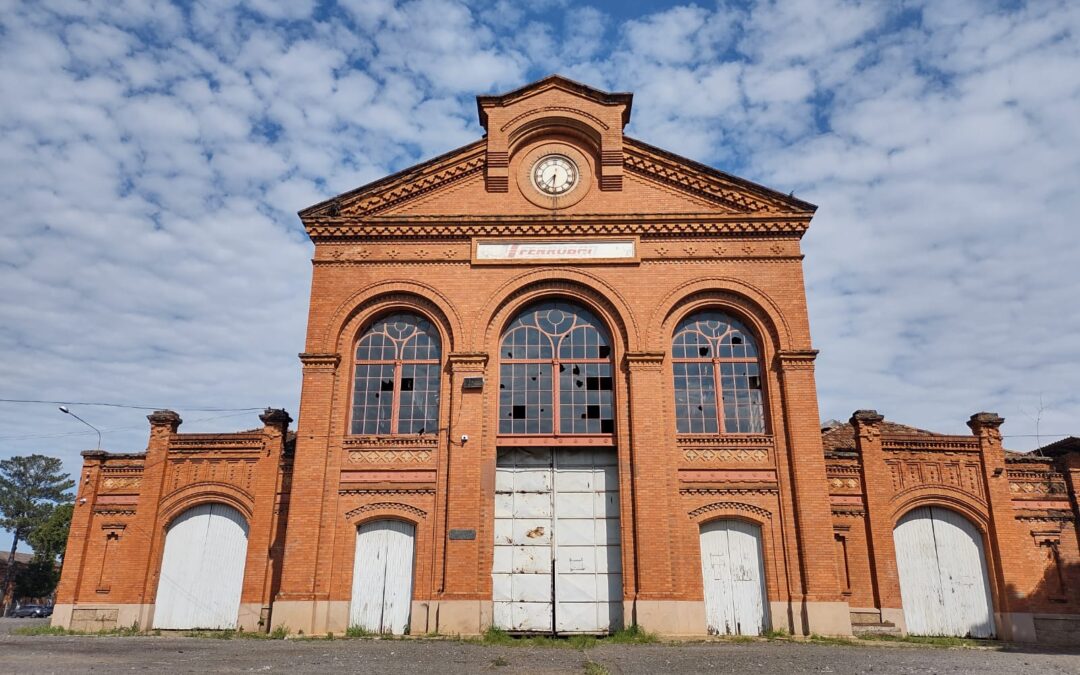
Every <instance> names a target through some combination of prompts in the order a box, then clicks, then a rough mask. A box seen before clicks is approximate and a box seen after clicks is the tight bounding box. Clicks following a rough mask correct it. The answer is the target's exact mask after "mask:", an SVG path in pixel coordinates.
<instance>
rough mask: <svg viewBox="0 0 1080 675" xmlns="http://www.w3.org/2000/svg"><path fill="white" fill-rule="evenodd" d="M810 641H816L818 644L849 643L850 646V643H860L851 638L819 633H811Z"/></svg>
mask: <svg viewBox="0 0 1080 675" xmlns="http://www.w3.org/2000/svg"><path fill="white" fill-rule="evenodd" d="M809 641H810V642H816V643H818V644H823V645H849V646H850V645H856V644H858V643H857V642H856V641H855V640H852V639H851V638H844V637H832V636H826V635H818V634H817V633H811V634H810V638H809Z"/></svg>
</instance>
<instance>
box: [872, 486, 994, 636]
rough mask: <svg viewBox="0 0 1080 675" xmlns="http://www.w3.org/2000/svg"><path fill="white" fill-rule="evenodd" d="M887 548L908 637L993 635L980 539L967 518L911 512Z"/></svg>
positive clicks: (930, 511) (930, 509)
mask: <svg viewBox="0 0 1080 675" xmlns="http://www.w3.org/2000/svg"><path fill="white" fill-rule="evenodd" d="M893 542H894V544H895V546H896V566H897V570H898V572H899V574H900V596H901V599H902V600H903V603H904V620H905V621H906V622H907V630H908V632H909V633H912V634H914V635H954V636H960V637H964V636H971V637H991V636H992V635H993V634H994V616H993V603H992V602H991V599H990V580H989V578H988V576H987V573H986V556H985V554H984V552H983V542H982V536H981V535H980V534H979V531H978V530H977V529H976V528H975V526H974V525H972V524H971V522H970V521H968V519H967V518H964V517H963V516H961V515H960V514H959V513H956V512H955V511H951V510H949V509H943V508H938V507H933V506H924V507H921V508H917V509H914V510H912V511H911V512H909V513H908V514H906V515H905V516H904V517H903V518H901V519H900V522H899V523H897V525H896V529H895V530H893Z"/></svg>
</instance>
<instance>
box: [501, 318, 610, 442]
mask: <svg viewBox="0 0 1080 675" xmlns="http://www.w3.org/2000/svg"><path fill="white" fill-rule="evenodd" d="M499 357H500V365H499V433H500V434H542V435H549V436H557V435H560V434H611V433H613V432H614V430H615V415H614V407H613V405H612V389H613V386H612V377H611V371H612V358H611V342H610V340H609V339H608V336H607V331H605V330H604V328H603V325H602V324H601V323H600V321H599V320H598V319H597V318H596V317H595V316H593V315H592V314H591V313H589V312H588V311H586V310H585V309H583V308H581V307H578V306H577V305H572V304H570V303H566V302H544V303H541V304H538V305H533V306H532V307H530V308H528V309H527V310H525V311H524V312H522V313H521V314H519V315H518V316H517V318H516V319H514V321H513V322H512V323H511V324H510V325H509V326H508V327H507V329H506V332H505V333H503V336H502V342H501V345H500V351H499ZM555 374H557V377H555ZM553 384H554V385H556V386H552V385H553Z"/></svg>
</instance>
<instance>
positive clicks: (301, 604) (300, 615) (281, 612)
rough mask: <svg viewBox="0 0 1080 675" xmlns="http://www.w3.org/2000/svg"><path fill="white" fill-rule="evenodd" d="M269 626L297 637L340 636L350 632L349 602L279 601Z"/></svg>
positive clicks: (271, 628)
mask: <svg viewBox="0 0 1080 675" xmlns="http://www.w3.org/2000/svg"><path fill="white" fill-rule="evenodd" d="M270 623H271V626H270V630H275V629H277V628H283V629H284V630H285V631H286V632H289V633H292V634H294V635H299V634H301V633H302V634H304V635H324V634H326V633H334V634H337V635H340V634H343V633H344V632H345V631H346V630H348V628H349V601H348V600H278V601H277V602H275V603H274V606H273V611H272V612H271V613H270Z"/></svg>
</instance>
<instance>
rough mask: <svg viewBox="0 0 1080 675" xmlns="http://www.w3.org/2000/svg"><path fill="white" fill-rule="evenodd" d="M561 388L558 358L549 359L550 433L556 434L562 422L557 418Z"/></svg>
mask: <svg viewBox="0 0 1080 675" xmlns="http://www.w3.org/2000/svg"><path fill="white" fill-rule="evenodd" d="M561 389H562V378H561V377H559V360H558V359H552V360H551V406H552V409H551V435H552V436H558V435H559V430H560V428H561V425H562V422H561V421H560V420H559V398H560V397H559V391H560V390H561Z"/></svg>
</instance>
